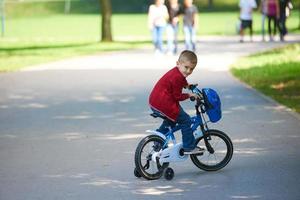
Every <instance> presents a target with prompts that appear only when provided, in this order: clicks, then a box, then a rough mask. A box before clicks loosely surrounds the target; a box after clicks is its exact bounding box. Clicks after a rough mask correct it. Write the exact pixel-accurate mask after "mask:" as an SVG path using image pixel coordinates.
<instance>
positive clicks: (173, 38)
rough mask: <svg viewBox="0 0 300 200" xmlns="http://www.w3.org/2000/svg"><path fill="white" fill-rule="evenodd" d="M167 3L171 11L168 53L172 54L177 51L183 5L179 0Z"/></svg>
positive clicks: (168, 26) (169, 0) (168, 30)
mask: <svg viewBox="0 0 300 200" xmlns="http://www.w3.org/2000/svg"><path fill="white" fill-rule="evenodd" d="M166 5H167V8H168V13H169V20H168V24H167V41H168V43H167V45H168V49H167V53H168V54H170V55H172V54H176V53H177V46H178V26H179V14H180V11H181V6H180V4H179V3H178V0H168V1H167V4H166Z"/></svg>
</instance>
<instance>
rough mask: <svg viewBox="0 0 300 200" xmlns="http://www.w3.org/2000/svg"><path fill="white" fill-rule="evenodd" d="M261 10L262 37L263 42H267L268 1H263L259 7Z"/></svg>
mask: <svg viewBox="0 0 300 200" xmlns="http://www.w3.org/2000/svg"><path fill="white" fill-rule="evenodd" d="M259 10H260V12H261V36H262V41H265V21H266V18H267V12H268V10H267V0H261V2H260V5H259Z"/></svg>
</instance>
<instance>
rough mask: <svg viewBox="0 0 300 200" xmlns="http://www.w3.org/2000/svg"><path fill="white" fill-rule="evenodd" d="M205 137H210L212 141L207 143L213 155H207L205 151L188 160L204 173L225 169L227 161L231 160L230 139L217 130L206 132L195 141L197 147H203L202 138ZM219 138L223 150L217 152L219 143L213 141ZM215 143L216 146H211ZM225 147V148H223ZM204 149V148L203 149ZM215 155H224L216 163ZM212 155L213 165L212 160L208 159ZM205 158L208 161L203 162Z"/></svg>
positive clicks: (207, 152)
mask: <svg viewBox="0 0 300 200" xmlns="http://www.w3.org/2000/svg"><path fill="white" fill-rule="evenodd" d="M205 135H206V136H210V137H211V139H212V140H214V141H212V140H211V141H209V143H210V144H211V146H212V147H213V148H214V150H215V151H214V153H213V154H211V153H209V151H208V150H206V151H205V152H204V154H203V155H191V156H190V158H191V160H192V162H193V163H194V164H195V165H196V166H197V167H198V168H200V169H202V170H205V171H217V170H220V169H222V168H223V167H225V166H226V165H227V164H228V163H229V161H230V160H231V158H232V155H233V144H232V141H231V139H230V138H229V137H228V136H227V135H226V134H225V133H224V132H222V131H219V130H214V129H211V130H208V131H207V132H206V133H205V134H204V136H202V137H200V138H198V139H197V140H196V144H197V146H199V145H200V143H203V144H202V145H201V147H205V143H204V137H205ZM216 138H219V140H220V141H222V143H223V144H222V145H221V146H223V148H224V150H219V149H217V145H219V142H215V139H216ZM213 142H214V143H217V144H212V143H213ZM225 147H226V148H225ZM205 148H206V147H205ZM225 150H226V152H225V153H224V151H225ZM217 153H218V154H224V158H223V159H221V160H220V161H216V160H217ZM211 155H213V157H214V158H215V161H216V162H215V163H214V162H213V161H214V160H213V159H210V156H211ZM205 156H206V157H207V156H208V160H207V162H204V158H205Z"/></svg>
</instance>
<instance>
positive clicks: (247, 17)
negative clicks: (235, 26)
mask: <svg viewBox="0 0 300 200" xmlns="http://www.w3.org/2000/svg"><path fill="white" fill-rule="evenodd" d="M239 7H240V20H241V29H240V42H244V31H245V29H246V28H249V29H250V40H251V41H252V35H253V28H252V24H253V22H252V12H253V9H255V8H257V4H256V2H255V0H240V3H239Z"/></svg>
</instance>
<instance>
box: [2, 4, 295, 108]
mask: <svg viewBox="0 0 300 200" xmlns="http://www.w3.org/2000/svg"><path fill="white" fill-rule="evenodd" d="M107 2H109V3H110V4H111V9H112V16H111V30H112V36H113V42H103V41H102V35H101V34H102V30H101V27H102V26H101V23H102V20H101V18H102V14H101V11H102V9H101V5H102V4H101V3H103V1H102V0H98V1H97V0H65V1H63V0H22V1H17V0H1V6H2V7H1V8H2V9H1V11H2V12H1V16H2V37H1V38H0V71H2V72H5V71H16V70H20V69H23V68H26V67H29V66H33V65H37V64H41V63H47V62H51V61H55V60H61V59H65V58H70V57H75V56H81V55H91V54H102V53H105V52H109V51H120V50H129V49H134V48H144V47H148V48H152V44H151V36H150V31H149V30H148V28H147V10H148V7H149V5H150V4H151V3H153V1H151V0H143V1H142V0H126V1H122V0H111V1H107ZM180 2H181V1H180ZM194 3H195V4H196V5H197V7H198V9H199V15H198V17H199V30H198V33H197V36H198V39H200V40H201V38H203V37H207V36H222V37H232V36H237V32H236V24H237V22H238V18H239V8H238V1H237V0H196V1H194ZM259 3H260V1H257V4H258V5H259ZM292 3H293V9H292V11H291V14H290V16H289V17H288V19H287V27H288V30H289V34H299V33H300V1H292ZM3 21H4V22H5V23H3ZM253 21H254V34H256V35H258V36H259V35H260V34H261V14H260V12H259V10H258V9H256V10H255V12H254V19H253ZM265 27H266V28H267V24H265ZM246 34H247V32H246ZM179 39H180V41H181V42H182V43H183V31H182V30H180V34H179ZM259 42H260V41H259ZM199 45H201V43H200V44H199ZM299 49H300V47H299V43H298V44H294V45H287V46H286V47H285V48H283V49H281V50H274V51H273V52H272V53H270V52H267V53H265V54H262V55H261V54H258V55H256V56H252V57H249V58H244V59H242V60H241V61H239V62H237V63H235V64H234V65H233V67H235V69H233V70H232V72H233V74H234V75H235V76H237V77H239V78H240V79H241V80H243V81H245V82H247V83H248V84H250V85H251V86H253V87H255V88H257V89H258V90H260V91H262V92H263V93H265V94H267V95H268V96H271V97H272V98H274V99H276V100H277V101H279V102H280V103H283V104H285V105H288V106H289V107H291V108H293V109H294V110H295V111H297V112H300V103H299V102H300V92H299V91H300V80H299V77H300V69H299V54H300V50H299ZM257 67H258V68H257ZM262 67H266V68H264V69H263V68H262ZM236 68H255V70H256V69H259V70H258V71H257V70H256V71H254V72H253V71H252V70H247V72H246V71H245V70H244V69H239V70H238V69H236ZM261 69H263V72H262V71H260V70H261ZM275 69H276V70H275ZM283 70H285V71H283ZM258 74H260V75H261V76H259V75H258ZM282 74H287V75H286V76H282ZM266 76H267V77H268V78H266ZM258 77H261V78H259V79H258V80H256V79H257V78H258ZM267 79H268V80H267Z"/></svg>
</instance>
